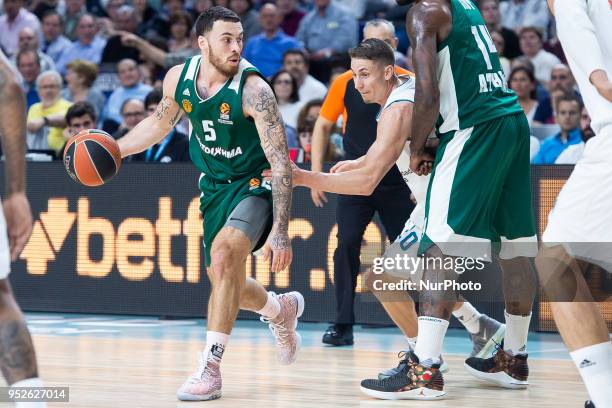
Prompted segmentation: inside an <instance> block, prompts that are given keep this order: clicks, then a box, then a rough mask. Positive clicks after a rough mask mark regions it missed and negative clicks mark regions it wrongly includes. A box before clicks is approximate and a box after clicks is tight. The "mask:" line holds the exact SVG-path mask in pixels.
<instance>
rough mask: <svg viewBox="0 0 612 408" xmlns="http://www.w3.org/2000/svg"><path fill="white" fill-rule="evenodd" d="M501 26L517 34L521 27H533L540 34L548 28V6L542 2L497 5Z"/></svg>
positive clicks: (515, 1) (530, 0) (524, 0)
mask: <svg viewBox="0 0 612 408" xmlns="http://www.w3.org/2000/svg"><path fill="white" fill-rule="evenodd" d="M499 11H500V13H501V23H502V26H504V27H507V28H510V29H512V30H514V31H516V32H519V31H520V30H521V28H522V27H535V28H536V29H537V30H540V32H541V33H543V32H545V31H546V29H547V28H548V19H549V12H548V6H547V5H546V2H545V1H542V0H508V1H503V2H501V3H500V4H499ZM536 78H537V76H536Z"/></svg>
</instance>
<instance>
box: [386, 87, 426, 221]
mask: <svg viewBox="0 0 612 408" xmlns="http://www.w3.org/2000/svg"><path fill="white" fill-rule="evenodd" d="M399 78H400V79H401V80H403V81H405V82H404V83H403V84H402V85H400V86H398V87H397V88H395V89H394V90H393V91H391V94H390V95H389V97H388V98H387V102H385V105H384V106H383V107H382V108H381V110H380V112H379V113H378V117H377V120H379V119H380V116H381V115H382V113H383V112H384V110H385V109H387V108H388V107H389V106H391V105H393V104H394V103H402V102H404V103H414V90H415V82H414V78H413V77H412V76H410V75H401V76H400V77H399ZM395 164H396V165H397V168H398V169H399V171H400V173H402V177H403V178H404V181H405V182H406V184H407V185H408V188H409V189H410V191H412V194H414V197H415V199H416V202H417V204H416V207H414V210H413V211H412V213H411V214H410V220H411V221H412V222H413V223H414V224H416V225H417V226H418V227H419V228H423V221H424V219H425V197H426V196H427V187H428V186H429V175H427V176H419V175H418V174H416V173H414V172H413V171H412V170H410V141H408V142H406V144H405V145H404V150H403V151H402V154H401V155H400V157H399V158H398V159H397V161H396V162H395Z"/></svg>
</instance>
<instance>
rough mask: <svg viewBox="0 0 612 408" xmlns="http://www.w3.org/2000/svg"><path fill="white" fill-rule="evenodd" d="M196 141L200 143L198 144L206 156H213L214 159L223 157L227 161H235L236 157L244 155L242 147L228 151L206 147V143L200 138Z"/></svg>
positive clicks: (217, 147) (218, 147)
mask: <svg viewBox="0 0 612 408" xmlns="http://www.w3.org/2000/svg"><path fill="white" fill-rule="evenodd" d="M196 140H197V141H198V144H199V145H200V148H201V149H202V151H203V152H204V153H205V154H208V155H211V156H213V157H215V156H223V157H225V158H226V159H233V158H234V157H236V156H241V155H242V148H241V147H240V146H238V147H234V148H233V149H232V150H226V149H224V148H222V147H220V146H216V147H209V146H206V145H205V144H204V143H202V142H201V141H200V137H199V136H197V137H196Z"/></svg>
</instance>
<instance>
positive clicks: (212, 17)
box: [195, 6, 240, 36]
mask: <svg viewBox="0 0 612 408" xmlns="http://www.w3.org/2000/svg"><path fill="white" fill-rule="evenodd" d="M219 20H221V21H230V22H232V23H239V22H240V17H238V14H236V13H234V12H233V11H232V10H230V9H226V8H225V7H220V6H214V7H211V8H209V9H208V10H206V11H204V12H203V13H202V14H200V15H199V16H198V19H197V20H196V23H195V27H196V34H197V35H198V36H200V35H206V34H208V33H209V32H210V30H212V28H213V25H214V24H215V21H219Z"/></svg>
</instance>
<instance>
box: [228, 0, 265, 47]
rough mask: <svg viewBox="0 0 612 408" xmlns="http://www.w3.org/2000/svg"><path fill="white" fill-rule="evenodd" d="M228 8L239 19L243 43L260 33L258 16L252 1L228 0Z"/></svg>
mask: <svg viewBox="0 0 612 408" xmlns="http://www.w3.org/2000/svg"><path fill="white" fill-rule="evenodd" d="M229 8H230V9H231V10H233V11H234V12H235V13H236V14H238V16H239V17H240V20H241V22H242V29H243V30H244V37H243V39H242V41H243V42H244V43H246V42H247V41H248V40H249V39H250V38H251V37H253V36H256V35H257V34H259V33H260V32H261V27H260V26H259V16H258V15H257V12H256V11H255V10H254V9H253V1H252V0H230V2H229Z"/></svg>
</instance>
